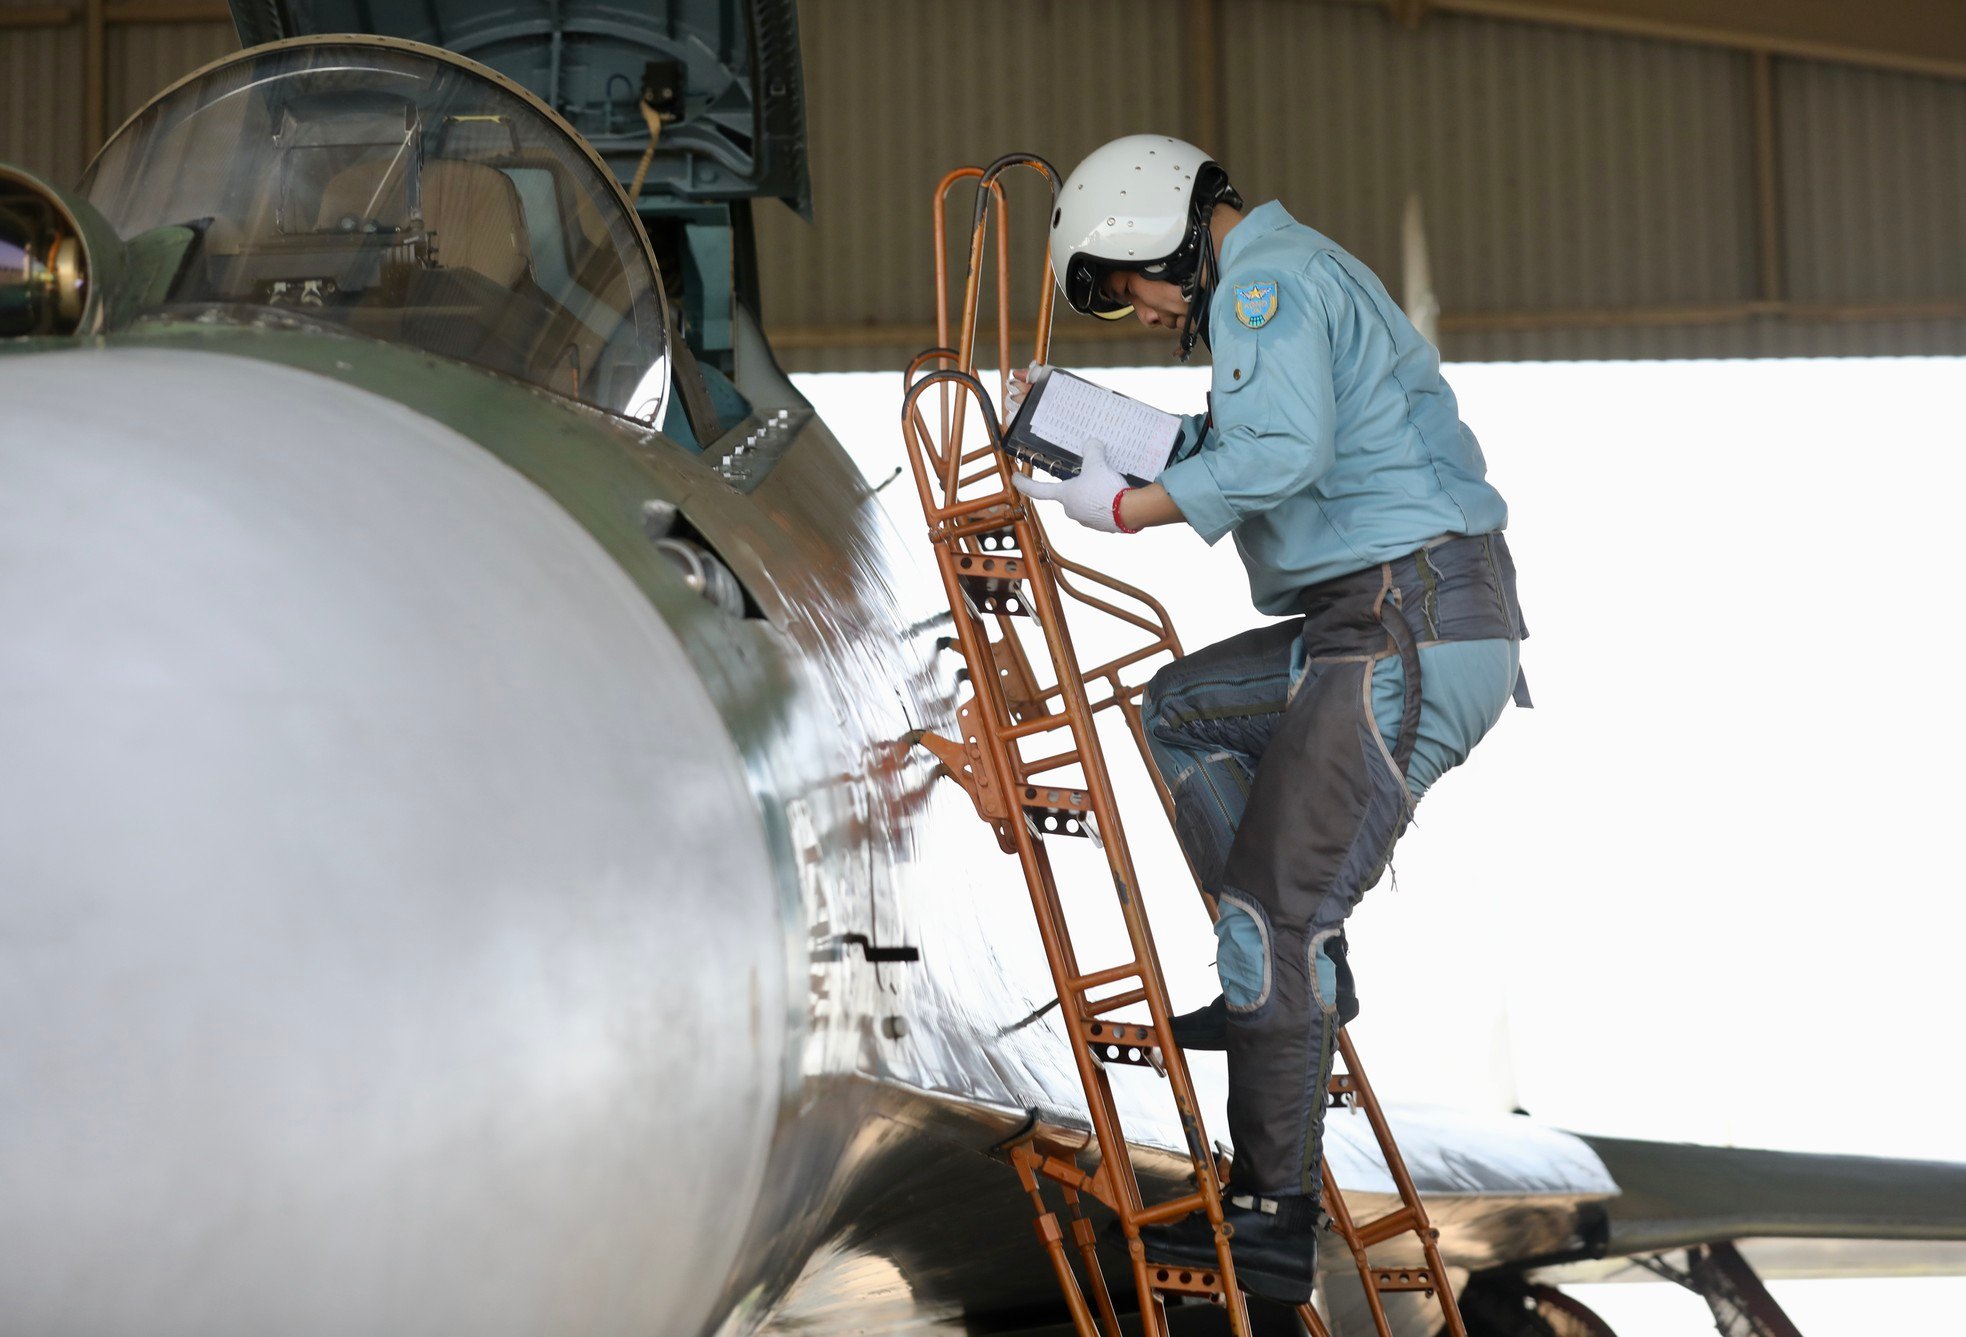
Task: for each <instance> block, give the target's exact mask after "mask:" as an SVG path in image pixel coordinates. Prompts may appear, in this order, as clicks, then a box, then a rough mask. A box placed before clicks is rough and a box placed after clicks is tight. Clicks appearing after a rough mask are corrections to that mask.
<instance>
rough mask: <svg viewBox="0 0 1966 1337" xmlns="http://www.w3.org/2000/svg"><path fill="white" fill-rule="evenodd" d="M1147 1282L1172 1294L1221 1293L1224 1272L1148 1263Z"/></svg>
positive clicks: (1156, 1288) (1159, 1289)
mask: <svg viewBox="0 0 1966 1337" xmlns="http://www.w3.org/2000/svg"><path fill="white" fill-rule="evenodd" d="M1147 1284H1148V1285H1150V1286H1152V1287H1153V1288H1154V1289H1155V1290H1157V1291H1163V1292H1166V1293H1168V1294H1172V1295H1220V1294H1221V1293H1222V1274H1221V1273H1220V1272H1217V1271H1216V1270H1215V1269H1214V1268H1212V1267H1211V1268H1199V1267H1173V1266H1169V1265H1167V1264H1163V1263H1148V1264H1147Z"/></svg>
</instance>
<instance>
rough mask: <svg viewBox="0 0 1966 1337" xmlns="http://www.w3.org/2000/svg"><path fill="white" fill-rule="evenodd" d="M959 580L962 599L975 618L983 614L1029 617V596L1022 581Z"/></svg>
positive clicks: (964, 578)
mask: <svg viewBox="0 0 1966 1337" xmlns="http://www.w3.org/2000/svg"><path fill="white" fill-rule="evenodd" d="M1006 560H1007V559H1006ZM959 579H960V580H961V582H962V590H963V598H964V599H966V600H968V602H969V606H970V609H971V611H972V612H974V613H976V614H977V616H979V617H980V616H982V615H983V614H985V613H1003V614H1006V615H1007V616H1010V617H1029V616H1031V596H1030V595H1029V594H1027V593H1026V592H1025V590H1024V582H1023V581H1022V580H1006V579H1004V578H1003V577H1001V576H962V577H960V578H959Z"/></svg>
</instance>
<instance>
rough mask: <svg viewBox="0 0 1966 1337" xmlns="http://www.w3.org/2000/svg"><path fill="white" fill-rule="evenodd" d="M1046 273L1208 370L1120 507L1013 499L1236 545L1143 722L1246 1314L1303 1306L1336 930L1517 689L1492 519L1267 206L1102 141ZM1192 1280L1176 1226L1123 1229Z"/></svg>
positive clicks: (1148, 142) (1041, 488)
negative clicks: (1191, 939) (1194, 904)
mask: <svg viewBox="0 0 1966 1337" xmlns="http://www.w3.org/2000/svg"><path fill="white" fill-rule="evenodd" d="M1051 259H1052V265H1053V268H1054V269H1055V271H1056V273H1057V276H1058V281H1059V285H1060V287H1061V288H1062V289H1063V290H1064V293H1065V297H1066V300H1067V301H1068V302H1069V303H1070V305H1071V306H1072V308H1073V309H1074V310H1076V311H1080V312H1083V313H1085V314H1087V315H1093V316H1099V317H1102V318H1104V319H1107V320H1117V319H1122V318H1124V317H1125V316H1126V314H1127V313H1128V312H1129V311H1131V312H1132V314H1133V315H1134V316H1135V317H1136V318H1138V319H1139V321H1140V322H1141V323H1142V324H1144V325H1147V326H1149V327H1150V328H1154V329H1160V330H1165V331H1167V332H1168V333H1169V334H1170V335H1172V336H1174V338H1175V339H1176V340H1177V341H1178V343H1177V349H1176V351H1177V353H1178V356H1179V357H1180V358H1181V359H1182V360H1184V361H1185V360H1186V359H1187V357H1188V355H1189V353H1190V352H1191V351H1192V349H1193V347H1194V344H1195V341H1196V340H1197V339H1200V340H1201V341H1203V342H1204V343H1206V344H1207V345H1208V347H1209V349H1210V351H1211V354H1212V359H1213V363H1214V367H1213V373H1212V379H1211V392H1210V395H1209V409H1210V411H1209V412H1208V413H1205V414H1202V415H1198V416H1197V417H1195V418H1192V419H1190V420H1189V423H1188V425H1187V427H1186V428H1185V429H1184V431H1183V433H1182V438H1181V441H1180V444H1179V445H1177V447H1176V450H1175V453H1174V457H1173V459H1172V461H1171V462H1170V463H1169V464H1168V466H1167V467H1166V469H1165V470H1163V471H1162V472H1161V474H1160V476H1159V477H1158V478H1157V479H1155V480H1154V481H1153V482H1152V483H1151V484H1149V485H1147V486H1145V487H1130V486H1128V484H1127V480H1126V479H1125V478H1124V477H1122V476H1121V475H1120V474H1118V473H1116V472H1115V471H1114V470H1113V469H1112V468H1111V467H1110V466H1109V465H1108V464H1106V462H1105V460H1104V458H1103V450H1102V448H1101V446H1100V444H1099V443H1096V442H1094V443H1089V444H1088V445H1087V448H1086V451H1085V467H1084V468H1083V470H1082V471H1081V472H1080V473H1079V474H1078V475H1077V476H1076V477H1074V478H1071V479H1069V480H1066V481H1062V482H1051V481H1041V480H1035V479H1029V478H1024V477H1021V476H1020V477H1018V478H1017V479H1016V482H1017V485H1018V486H1019V487H1020V488H1021V489H1022V490H1023V491H1024V492H1025V493H1027V494H1029V495H1031V496H1033V497H1040V498H1053V499H1056V500H1057V501H1059V502H1061V503H1062V504H1063V506H1064V509H1065V513H1066V514H1067V515H1069V516H1070V517H1071V518H1072V519H1074V520H1077V521H1078V522H1079V523H1081V524H1084V525H1088V526H1090V527H1091V528H1094V529H1099V530H1105V531H1108V532H1118V533H1124V534H1132V533H1137V532H1138V531H1139V530H1141V529H1144V528H1146V527H1148V526H1150V525H1167V524H1176V523H1185V524H1187V525H1189V526H1190V527H1192V528H1193V529H1194V530H1195V532H1196V533H1198V534H1199V535H1200V536H1201V538H1202V540H1203V541H1204V542H1206V543H1210V544H1213V543H1215V542H1217V541H1218V540H1220V539H1221V538H1222V537H1223V536H1224V535H1233V536H1234V537H1235V542H1236V549H1237V552H1238V553H1239V555H1240V556H1241V557H1242V561H1243V565H1244V566H1245V567H1246V568H1247V570H1248V574H1249V588H1250V595H1251V598H1252V599H1253V601H1254V602H1255V605H1256V607H1257V609H1258V610H1259V611H1260V612H1263V613H1267V614H1271V615H1286V614H1294V615H1296V616H1294V617H1292V618H1291V620H1289V621H1287V622H1281V623H1272V624H1269V625H1266V626H1262V627H1258V628H1257V629H1255V630H1253V631H1248V632H1244V633H1243V634H1241V635H1239V636H1234V637H1231V638H1230V639H1228V640H1226V641H1223V642H1221V643H1220V644H1217V645H1211V646H1209V647H1207V648H1206V649H1203V650H1200V651H1197V652H1195V653H1194V654H1191V655H1188V656H1186V657H1185V658H1183V659H1180V660H1178V661H1176V662H1174V663H1172V664H1170V665H1168V666H1167V667H1166V668H1164V669H1162V670H1161V671H1160V672H1159V673H1158V674H1156V675H1155V677H1154V679H1153V681H1152V683H1151V684H1150V685H1149V687H1148V690H1147V695H1146V697H1145V698H1144V701H1143V710H1144V714H1145V721H1146V725H1147V730H1148V735H1149V747H1150V750H1151V751H1152V754H1153V758H1154V762H1155V765H1156V767H1157V768H1158V769H1159V771H1160V774H1161V778H1162V779H1163V781H1164V782H1165V783H1166V784H1167V787H1168V789H1169V790H1170V791H1171V792H1172V794H1173V796H1174V803H1175V825H1176V831H1177V834H1178V836H1179V838H1180V841H1181V844H1182V846H1183V848H1184V850H1185V851H1186V853H1187V856H1188V859H1189V861H1190V863H1191V864H1192V865H1193V867H1194V869H1195V870H1196V872H1197V874H1198V876H1199V877H1200V879H1201V882H1202V886H1203V889H1204V890H1205V891H1206V892H1207V893H1208V894H1209V896H1210V897H1211V898H1212V899H1213V900H1214V902H1215V905H1216V908H1217V911H1218V917H1217V920H1216V924H1215V934H1216V937H1217V939H1218V944H1217V946H1218V952H1217V958H1216V964H1217V969H1218V972H1219V974H1220V976H1221V981H1222V996H1221V997H1220V998H1218V999H1216V1000H1215V1002H1214V1003H1212V1004H1210V1005H1209V1006H1208V1007H1205V1008H1202V1009H1200V1010H1199V1011H1197V1012H1192V1013H1189V1014H1187V1015H1185V1016H1183V1017H1180V1018H1178V1019H1177V1020H1176V1026H1175V1035H1176V1039H1177V1040H1178V1041H1180V1042H1181V1043H1183V1044H1185V1045H1187V1046H1189V1047H1192V1048H1217V1049H1220V1048H1226V1049H1227V1050H1228V1066H1229V1131H1230V1135H1231V1137H1232V1138H1233V1139H1234V1142H1235V1161H1234V1168H1233V1170H1232V1172H1231V1175H1230V1184H1229V1197H1228V1200H1227V1202H1226V1203H1225V1204H1224V1206H1225V1211H1226V1213H1227V1218H1228V1221H1229V1223H1230V1224H1231V1225H1233V1226H1234V1235H1233V1244H1232V1246H1231V1247H1232V1248H1233V1250H1234V1256H1235V1260H1236V1270H1237V1274H1238V1276H1239V1277H1240V1278H1241V1281H1242V1284H1243V1286H1244V1288H1245V1289H1247V1290H1249V1291H1251V1292H1253V1293H1255V1294H1257V1295H1261V1296H1264V1297H1266V1298H1269V1299H1273V1300H1279V1301H1284V1302H1287V1303H1301V1302H1303V1301H1305V1300H1307V1299H1309V1297H1310V1293H1311V1282H1312V1275H1313V1267H1314V1262H1315V1249H1316V1234H1315V1231H1316V1223H1317V1218H1318V1214H1319V1197H1320V1189H1321V1179H1320V1175H1319V1157H1320V1143H1321V1140H1322V1133H1323V1121H1324V1107H1325V1100H1324V1096H1323V1092H1324V1089H1325V1086H1326V1084H1327V1082H1328V1081H1329V1079H1330V1075H1331V1062H1332V1050H1333V1046H1334V1044H1335V1042H1336V1038H1337V1031H1338V1028H1339V1027H1340V1026H1341V1025H1342V1024H1343V1022H1344V1021H1345V1020H1346V1019H1348V1017H1349V1015H1350V1013H1351V1012H1352V1011H1354V1010H1355V1007H1353V1006H1352V1005H1351V1001H1350V999H1349V997H1346V996H1345V995H1346V994H1347V992H1348V986H1349V983H1350V980H1349V971H1347V970H1346V969H1345V959H1344V938H1343V930H1344V925H1345V919H1346V916H1347V915H1349V914H1350V913H1351V910H1352V907H1353V906H1354V905H1356V904H1357V903H1358V900H1359V898H1360V896H1362V895H1363V894H1364V893H1365V891H1366V890H1367V889H1368V888H1370V887H1371V886H1373V885H1374V884H1375V883H1376V882H1378V880H1379V877H1380V875H1381V873H1382V872H1383V871H1384V870H1385V867H1386V864H1387V861H1388V859H1389V858H1390V857H1391V854H1392V849H1393V842H1394V841H1395V840H1397V839H1398V837H1399V835H1400V833H1401V832H1402V831H1403V830H1404V829H1405V827H1406V823H1407V820H1408V818H1409V817H1410V816H1411V815H1412V812H1413V807H1414V804H1415V803H1416V802H1417V801H1418V800H1419V799H1420V797H1421V796H1422V795H1423V794H1425V793H1426V792H1427V788H1428V786H1430V785H1432V784H1433V782H1434V781H1435V780H1437V779H1439V778H1440V776H1441V774H1442V773H1443V772H1445V771H1447V770H1449V769H1450V768H1452V767H1454V766H1457V765H1459V764H1460V763H1461V762H1462V761H1463V760H1465V759H1466V757H1467V755H1468V753H1469V751H1470V750H1471V749H1472V748H1473V747H1474V745H1475V744H1476V743H1477V742H1478V741H1480V739H1481V737H1482V736H1483V735H1484V734H1486V733H1487V732H1488V730H1489V729H1490V727H1492V726H1493V725H1494V724H1495V722H1496V721H1497V719H1499V718H1500V716H1501V714H1502V711H1503V709H1504V708H1505V707H1506V706H1507V704H1508V702H1509V699H1510V697H1511V695H1514V696H1515V697H1516V699H1517V700H1518V701H1519V702H1521V703H1522V704H1525V705H1526V704H1527V696H1526V693H1524V692H1522V691H1521V689H1520V687H1519V682H1520V678H1519V673H1518V666H1517V645H1518V641H1519V640H1520V638H1521V636H1522V635H1524V634H1525V633H1524V631H1523V628H1522V623H1521V619H1520V615H1519V612H1518V607H1517V603H1516V595H1515V572H1514V566H1513V564H1512V562H1511V560H1510V557H1509V550H1508V546H1507V544H1506V543H1505V542H1504V541H1503V538H1502V528H1503V526H1504V525H1505V524H1506V523H1507V519H1508V510H1507V507H1506V506H1505V505H1504V503H1503V501H1502V497H1501V495H1500V494H1499V493H1498V492H1496V490H1495V489H1494V487H1492V486H1491V485H1490V484H1489V483H1488V481H1487V479H1486V477H1485V474H1486V466H1485V464H1484V462H1483V460H1482V455H1481V449H1480V447H1479V446H1478V445H1477V444H1476V442H1475V438H1474V435H1473V433H1471V432H1470V431H1469V430H1468V429H1467V428H1466V427H1465V426H1464V425H1463V424H1462V422H1461V418H1460V414H1459V411H1458V408H1457V406H1456V404H1455V400H1454V393H1453V391H1451V390H1450V389H1448V387H1447V383H1446V382H1445V381H1443V380H1442V379H1441V375H1440V356H1439V354H1438V352H1437V351H1436V350H1435V349H1434V348H1433V346H1432V345H1431V344H1429V343H1428V342H1427V341H1426V340H1425V339H1424V338H1422V337H1421V336H1420V334H1419V333H1418V332H1417V331H1416V330H1415V329H1414V328H1413V325H1412V324H1411V323H1410V322H1409V321H1408V320H1407V318H1406V316H1405V315H1404V314H1403V313H1402V312H1401V311H1400V308H1399V307H1398V305H1396V304H1395V303H1394V302H1393V300H1392V298H1391V297H1389V296H1388V295H1387V293H1386V289H1385V287H1384V286H1383V285H1382V284H1381V283H1380V282H1379V280H1378V279H1377V278H1376V277H1374V275H1373V273H1372V271H1371V270H1369V269H1367V268H1366V267H1365V266H1364V265H1363V264H1361V263H1359V261H1358V260H1357V259H1356V258H1355V257H1353V256H1352V255H1351V254H1349V253H1348V252H1347V251H1346V250H1345V249H1344V248H1343V247H1341V246H1339V245H1338V244H1337V243H1336V242H1334V241H1332V240H1331V239H1330V238H1328V237H1326V236H1323V235H1322V234H1320V233H1318V232H1317V231H1315V230H1313V229H1312V228H1309V227H1306V226H1305V225H1304V224H1302V223H1300V222H1298V221H1297V220H1296V219H1294V218H1292V217H1291V216H1290V214H1289V213H1287V212H1286V211H1285V210H1284V207H1283V205H1281V204H1279V203H1276V202H1274V201H1272V202H1270V203H1268V204H1262V205H1259V206H1257V207H1256V208H1254V209H1250V210H1247V211H1245V210H1244V207H1243V201H1242V198H1241V197H1240V196H1239V195H1238V194H1237V193H1236V191H1235V190H1234V189H1233V188H1232V187H1231V186H1230V184H1229V179H1228V176H1227V174H1226V173H1225V172H1224V171H1223V169H1222V168H1221V167H1220V166H1218V165H1217V164H1216V163H1214V162H1213V161H1211V160H1210V159H1209V157H1208V155H1207V154H1205V153H1203V152H1202V151H1201V150H1200V149H1198V148H1196V147H1194V146H1193V145H1191V144H1185V143H1182V142H1181V141H1179V140H1176V139H1169V138H1167V137H1165V136H1161V135H1131V136H1128V137H1126V138H1124V139H1118V140H1114V141H1113V142H1112V143H1110V144H1107V145H1105V146H1104V147H1103V148H1100V149H1098V150H1096V151H1095V152H1093V153H1092V154H1091V156H1089V157H1088V158H1086V159H1085V161H1084V162H1082V163H1080V164H1079V166H1078V167H1077V169H1076V170H1074V171H1073V173H1072V174H1071V176H1070V178H1069V179H1067V180H1066V181H1065V183H1064V185H1063V187H1062V188H1061V190H1060V192H1059V196H1058V207H1057V210H1056V212H1055V213H1054V215H1053V220H1052V228H1051ZM1142 1235H1143V1238H1144V1240H1145V1241H1146V1245H1147V1250H1148V1257H1150V1258H1152V1259H1153V1260H1155V1261H1157V1262H1172V1263H1178V1264H1193V1265H1196V1266H1208V1265H1211V1264H1212V1263H1213V1262H1214V1258H1215V1252H1214V1241H1213V1238H1212V1235H1211V1232H1210V1231H1209V1229H1208V1226H1207V1223H1206V1222H1205V1220H1204V1219H1203V1218H1202V1217H1200V1216H1199V1215H1197V1216H1191V1217H1189V1218H1187V1219H1186V1220H1184V1221H1180V1222H1176V1223H1174V1224H1172V1225H1167V1226H1159V1227H1148V1228H1147V1229H1145V1230H1143V1232H1142Z"/></svg>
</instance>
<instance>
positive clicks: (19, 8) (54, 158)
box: [0, 0, 239, 185]
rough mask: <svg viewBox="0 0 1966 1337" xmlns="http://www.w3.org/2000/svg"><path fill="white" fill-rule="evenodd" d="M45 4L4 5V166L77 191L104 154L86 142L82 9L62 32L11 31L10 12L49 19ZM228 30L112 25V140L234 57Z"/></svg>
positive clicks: (0, 121) (107, 60)
mask: <svg viewBox="0 0 1966 1337" xmlns="http://www.w3.org/2000/svg"><path fill="white" fill-rule="evenodd" d="M55 8H56V7H55V6H54V5H52V4H50V3H48V2H47V0H0V161H5V162H10V163H17V164H19V165H20V166H22V167H25V168H27V169H29V170H30V171H34V172H39V173H43V174H45V175H47V176H48V177H50V178H51V179H53V180H55V181H57V182H59V183H60V184H62V185H72V184H73V183H74V182H75V180H76V178H78V177H79V176H81V174H82V169H83V167H85V166H86V165H87V164H88V160H89V158H90V157H92V156H93V155H94V153H95V150H96V149H97V148H99V147H101V146H100V145H98V144H90V143H88V142H86V137H85V130H84V126H85V125H86V121H87V117H86V115H85V113H84V110H83V108H84V96H85V84H86V78H85V75H84V56H85V47H84V41H85V35H86V33H85V28H84V25H83V23H82V20H81V13H82V11H81V9H80V8H79V7H75V8H74V9H73V18H72V19H71V20H70V21H69V22H67V23H63V24H60V25H53V24H48V25H45V26H34V27H12V26H7V24H6V12H5V11H7V10H9V9H11V10H14V11H15V12H17V13H19V12H30V13H39V14H42V15H46V14H49V13H50V12H52V11H54V10H55ZM238 49H239V39H238V37H237V35H236V34H234V32H233V30H232V25H231V23H230V22H191V23H187V22H170V23H140V22H113V23H110V24H109V25H108V26H107V27H106V29H105V34H104V49H103V112H104V117H105V119H104V126H105V130H106V131H109V132H113V131H114V130H115V129H116V127H117V126H119V125H121V124H122V123H123V121H124V120H125V119H127V118H128V117H129V116H130V115H131V114H132V113H134V112H135V111H136V110H137V109H138V108H140V107H142V106H143V104H144V103H146V102H148V101H149V100H150V98H151V96H152V95H153V94H155V93H157V92H158V91H159V90H161V89H163V88H165V87H166V86H168V85H170V84H173V83H175V82H177V80H178V79H180V78H182V77H183V76H184V75H186V74H189V73H190V72H191V71H193V70H195V69H197V68H198V67H199V66H201V65H204V64H206V63H207V62H209V61H212V60H216V59H217V58H218V57H220V56H222V55H224V54H225V53H226V52H228V51H237V50H238Z"/></svg>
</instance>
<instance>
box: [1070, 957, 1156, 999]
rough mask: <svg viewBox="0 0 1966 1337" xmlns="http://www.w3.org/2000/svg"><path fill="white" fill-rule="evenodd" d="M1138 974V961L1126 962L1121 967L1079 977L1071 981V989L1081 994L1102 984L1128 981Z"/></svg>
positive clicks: (1096, 971)
mask: <svg viewBox="0 0 1966 1337" xmlns="http://www.w3.org/2000/svg"><path fill="white" fill-rule="evenodd" d="M1139 973H1140V963H1139V962H1138V961H1128V962H1127V963H1126V964H1125V965H1123V966H1114V967H1112V968H1111V969H1109V970H1095V971H1093V972H1092V973H1091V974H1090V975H1081V976H1079V977H1078V978H1077V979H1075V980H1073V981H1072V987H1073V988H1074V989H1077V990H1079V991H1080V992H1083V991H1085V990H1087V989H1096V988H1098V987H1099V986H1100V985H1102V984H1112V983H1114V982H1115V981H1118V980H1123V979H1130V978H1132V977H1133V976H1135V975H1138V974H1139Z"/></svg>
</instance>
